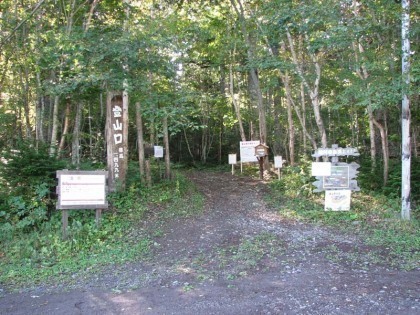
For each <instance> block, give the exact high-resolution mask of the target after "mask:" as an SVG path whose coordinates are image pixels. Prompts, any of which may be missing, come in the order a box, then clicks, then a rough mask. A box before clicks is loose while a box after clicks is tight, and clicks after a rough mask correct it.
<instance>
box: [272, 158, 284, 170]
mask: <svg viewBox="0 0 420 315" xmlns="http://www.w3.org/2000/svg"><path fill="white" fill-rule="evenodd" d="M282 167H283V158H282V157H281V155H279V156H275V157H274V168H282Z"/></svg>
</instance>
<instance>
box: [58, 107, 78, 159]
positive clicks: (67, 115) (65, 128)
mask: <svg viewBox="0 0 420 315" xmlns="http://www.w3.org/2000/svg"><path fill="white" fill-rule="evenodd" d="M70 106H71V103H70V100H67V104H66V113H65V116H64V126H63V132H62V133H61V140H60V145H59V146H58V152H57V155H58V156H61V152H62V151H63V149H64V144H65V142H66V136H67V133H68V129H69V121H70ZM78 107H79V106H78Z"/></svg>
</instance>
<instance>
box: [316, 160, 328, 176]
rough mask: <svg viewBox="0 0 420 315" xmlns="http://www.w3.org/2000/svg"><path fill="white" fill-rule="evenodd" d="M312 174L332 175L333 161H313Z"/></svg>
mask: <svg viewBox="0 0 420 315" xmlns="http://www.w3.org/2000/svg"><path fill="white" fill-rule="evenodd" d="M312 176H331V162H312Z"/></svg>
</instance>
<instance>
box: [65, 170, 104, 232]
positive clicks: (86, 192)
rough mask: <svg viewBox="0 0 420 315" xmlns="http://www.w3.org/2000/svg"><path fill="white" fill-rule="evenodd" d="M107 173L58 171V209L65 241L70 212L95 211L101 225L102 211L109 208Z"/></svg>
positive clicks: (97, 220)
mask: <svg viewBox="0 0 420 315" xmlns="http://www.w3.org/2000/svg"><path fill="white" fill-rule="evenodd" d="M107 177H108V172H106V171H68V170H62V171H57V178H58V186H57V195H58V202H57V209H60V210H62V215H61V221H62V225H63V239H66V237H67V227H68V218H69V214H68V210H72V209H73V210H76V209H95V210H96V214H95V220H96V224H97V226H99V225H100V221H101V215H102V209H107V208H108V201H107V199H106V193H107V186H106V182H107Z"/></svg>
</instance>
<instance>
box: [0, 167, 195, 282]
mask: <svg viewBox="0 0 420 315" xmlns="http://www.w3.org/2000/svg"><path fill="white" fill-rule="evenodd" d="M131 166H132V167H130V170H129V173H130V176H128V177H129V178H130V181H129V183H128V187H127V189H126V191H125V192H124V193H118V194H110V195H109V196H108V197H109V202H110V205H111V206H110V208H109V209H108V210H106V211H104V212H103V215H102V221H101V226H100V227H99V228H98V227H97V226H96V224H95V211H92V210H71V211H69V228H68V233H67V235H68V237H67V239H66V240H63V239H62V230H61V228H62V226H61V212H60V211H58V210H55V209H54V210H53V211H51V214H50V215H48V208H47V207H48V204H49V203H51V202H52V200H50V199H49V198H50V190H49V189H48V186H46V185H41V186H40V188H38V189H36V190H32V189H28V190H27V191H28V192H29V191H33V192H32V193H26V194H25V195H18V196H16V195H13V196H6V195H3V196H1V198H0V199H1V201H2V202H1V206H0V207H1V208H0V241H1V244H2V247H1V250H0V270H1V271H0V282H1V283H2V284H3V285H4V286H7V287H8V288H9V289H14V288H15V289H17V288H20V287H24V286H25V287H27V286H32V285H36V284H38V283H45V282H51V283H57V282H58V281H66V280H71V278H72V276H74V275H75V274H76V273H80V272H82V273H83V272H87V273H89V272H90V273H92V272H95V271H96V272H97V271H99V270H100V268H101V266H106V265H109V264H123V263H125V262H129V261H133V260H142V259H147V257H148V255H149V253H150V246H151V237H152V236H150V235H148V231H146V230H145V229H141V222H142V220H144V219H145V217H146V216H147V215H148V213H149V212H150V211H151V209H155V210H156V209H158V212H159V213H158V214H157V215H158V217H159V218H160V219H165V218H171V217H175V216H188V215H193V214H195V213H197V212H199V211H201V210H202V206H203V200H202V197H201V195H199V194H198V193H197V192H196V191H195V188H194V187H193V185H192V184H191V183H190V182H189V181H188V180H187V179H186V178H185V177H184V176H183V175H181V174H180V173H178V172H176V175H175V176H174V178H173V179H172V180H162V179H160V176H159V171H158V170H155V172H154V175H155V177H154V184H153V186H152V187H150V188H149V187H146V186H145V185H141V184H140V181H139V180H138V178H136V177H137V175H136V174H137V173H138V171H137V170H136V165H135V163H134V164H133V165H131Z"/></svg>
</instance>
